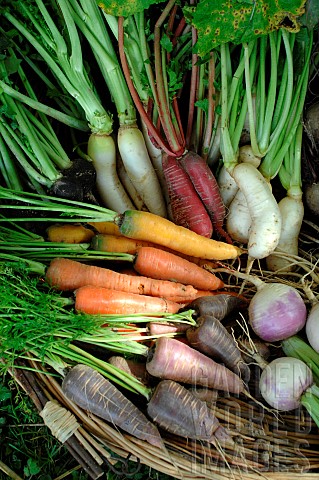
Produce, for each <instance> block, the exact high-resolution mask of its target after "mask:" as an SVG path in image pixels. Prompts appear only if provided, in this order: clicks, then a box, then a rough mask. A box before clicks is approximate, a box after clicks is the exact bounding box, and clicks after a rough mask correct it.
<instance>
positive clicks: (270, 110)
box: [258, 33, 278, 155]
mask: <svg viewBox="0 0 319 480" xmlns="http://www.w3.org/2000/svg"><path fill="white" fill-rule="evenodd" d="M274 36H275V34H274V33H270V34H269V36H268V37H269V44H270V58H271V65H270V79H269V88H268V95H267V96H266V92H265V86H264V80H262V85H263V86H262V91H260V92H259V101H260V102H262V104H261V105H259V108H258V114H259V118H260V122H259V128H258V132H259V134H258V138H259V141H258V145H259V150H260V153H261V155H264V154H265V153H266V152H267V149H268V146H269V140H270V134H271V121H272V118H273V114H274V109H275V102H276V91H277V75H278V73H277V56H276V42H275V38H274ZM262 46H263V48H262V55H261V56H262V57H264V56H265V53H266V52H265V51H264V50H265V48H266V46H265V45H264V42H262ZM262 68H264V67H262ZM259 72H260V68H259ZM261 73H262V75H263V77H264V76H265V71H262V72H261ZM265 98H267V102H266V106H265V105H264V104H263V102H264V99H265Z"/></svg>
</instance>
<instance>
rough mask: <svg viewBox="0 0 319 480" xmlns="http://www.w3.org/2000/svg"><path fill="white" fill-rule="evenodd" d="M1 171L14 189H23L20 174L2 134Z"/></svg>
mask: <svg viewBox="0 0 319 480" xmlns="http://www.w3.org/2000/svg"><path fill="white" fill-rule="evenodd" d="M0 171H1V174H2V176H3V179H4V182H5V184H6V185H7V186H8V187H9V188H12V189H13V190H18V191H19V190H23V187H22V183H21V180H20V176H19V174H18V171H17V169H16V166H15V164H14V162H13V159H12V158H11V155H10V153H9V151H8V148H7V146H6V143H5V142H4V141H3V138H2V135H1V134H0Z"/></svg>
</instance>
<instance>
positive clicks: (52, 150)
mask: <svg viewBox="0 0 319 480" xmlns="http://www.w3.org/2000/svg"><path fill="white" fill-rule="evenodd" d="M25 114H26V117H27V119H28V121H29V122H31V123H32V125H33V126H34V128H36V130H37V134H38V137H39V139H40V140H41V142H42V143H43V148H45V149H47V152H48V155H49V157H50V158H51V159H52V161H53V162H54V163H55V165H57V167H59V168H61V169H62V170H65V169H67V168H69V167H71V165H72V162H71V160H70V159H69V156H68V155H67V153H66V152H65V150H64V148H63V147H62V145H61V143H60V141H59V139H58V137H57V136H56V134H55V132H54V130H53V129H52V131H51V129H47V128H46V126H45V125H44V124H43V123H42V122H40V121H39V119H38V118H37V117H36V116H35V115H33V113H32V112H30V111H29V110H28V109H27V108H26V109H25ZM43 117H44V118H46V117H45V116H43ZM49 125H50V124H49Z"/></svg>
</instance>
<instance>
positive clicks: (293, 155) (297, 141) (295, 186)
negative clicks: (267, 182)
mask: <svg viewBox="0 0 319 480" xmlns="http://www.w3.org/2000/svg"><path fill="white" fill-rule="evenodd" d="M302 137H303V125H302V122H301V119H300V120H299V125H298V127H297V131H296V135H295V138H294V139H293V141H292V142H291V144H290V146H289V149H288V151H287V153H286V155H285V157H284V160H283V163H282V165H281V167H280V170H279V172H278V173H279V179H280V182H281V184H282V186H283V187H284V188H285V190H286V191H287V192H289V194H290V195H292V196H298V197H301V196H302V180H301V163H302V162H301V150H302Z"/></svg>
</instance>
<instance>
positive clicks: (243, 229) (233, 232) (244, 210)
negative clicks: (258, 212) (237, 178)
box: [226, 184, 251, 245]
mask: <svg viewBox="0 0 319 480" xmlns="http://www.w3.org/2000/svg"><path fill="white" fill-rule="evenodd" d="M236 186H237V184H236ZM237 188H238V187H237ZM250 227H251V215H250V211H249V208H248V205H247V201H246V197H245V195H244V193H243V192H242V191H241V190H238V191H237V193H236V195H235V197H234V198H233V200H232V202H231V204H230V205H229V208H228V214H227V217H226V231H227V233H228V234H229V235H230V236H231V238H232V239H233V240H235V241H236V242H239V243H242V244H244V245H245V244H247V243H248V240H249V231H250Z"/></svg>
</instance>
